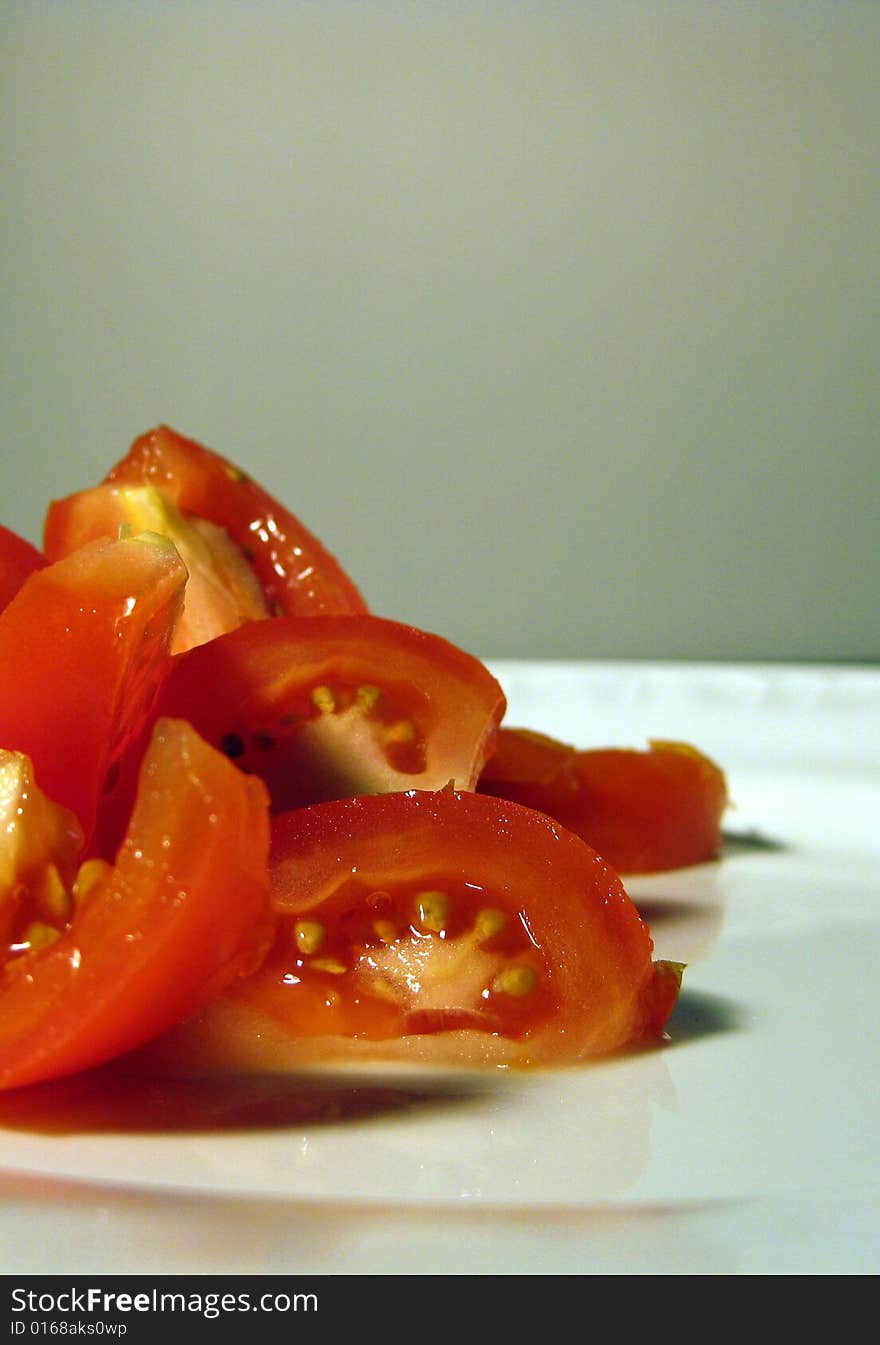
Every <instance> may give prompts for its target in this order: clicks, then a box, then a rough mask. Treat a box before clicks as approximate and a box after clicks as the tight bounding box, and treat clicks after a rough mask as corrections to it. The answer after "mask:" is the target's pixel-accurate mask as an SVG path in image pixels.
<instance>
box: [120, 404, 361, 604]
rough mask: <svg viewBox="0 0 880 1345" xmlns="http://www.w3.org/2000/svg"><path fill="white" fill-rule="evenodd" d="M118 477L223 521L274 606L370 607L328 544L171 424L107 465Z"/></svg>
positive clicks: (240, 473)
mask: <svg viewBox="0 0 880 1345" xmlns="http://www.w3.org/2000/svg"><path fill="white" fill-rule="evenodd" d="M107 480H108V481H109V482H112V483H113V484H114V485H123V484H128V485H138V484H141V485H153V486H155V487H156V488H157V489H158V490H159V491H161V493H162V494H163V495H165V496H166V497H167V498H168V499H170V500H171V501H172V502H173V503H174V504H175V505H176V507H177V508H178V509H179V510H180V511H181V512H182V513H183V514H185V515H190V516H193V517H195V518H199V519H206V520H207V521H208V522H210V523H214V524H216V525H218V526H219V527H221V528H223V529H224V530H225V531H226V533H227V534H228V535H229V537H230V538H231V539H232V540H233V542H235V544H236V546H238V547H239V548H240V550H241V552H242V554H243V555H244V556H245V558H246V559H247V561H248V562H249V564H250V565H251V566H252V568H253V570H254V573H255V574H256V576H257V578H258V580H259V581H260V585H261V587H262V590H263V593H264V595H265V598H266V601H267V603H268V606H269V609H270V611H273V612H279V613H280V612H285V613H289V614H294V615H300V616H316V615H318V614H320V613H333V612H365V611H366V610H367V605H366V603H365V602H364V599H363V597H362V596H361V594H360V593H359V591H358V589H357V588H356V587H355V585H354V583H353V582H352V580H351V579H350V578H349V576H348V575H347V574H346V572H345V570H344V569H343V568H342V566H341V565H340V564H339V562H338V561H337V560H336V559H335V557H334V556H332V555H331V554H330V552H329V551H327V549H326V548H325V547H324V545H323V544H322V543H321V542H320V541H319V540H318V538H317V537H315V536H314V535H313V534H312V533H311V532H309V530H308V529H307V528H306V527H305V526H304V525H303V524H302V523H301V522H300V521H299V519H298V518H296V517H295V516H294V515H293V514H291V513H290V511H289V510H287V509H285V508H284V507H283V506H282V505H281V504H280V503H279V502H278V501H277V500H275V499H273V497H272V496H271V495H270V494H269V492H268V491H266V490H265V489H264V488H263V487H262V486H260V485H258V483H257V482H256V481H254V480H252V479H251V478H250V477H249V476H248V475H247V474H246V473H245V472H243V471H242V470H241V468H239V467H236V466H235V465H234V464H233V463H231V462H229V461H227V459H225V458H223V457H221V456H220V454H219V453H215V452H214V451H213V450H212V449H209V448H206V447H205V446H204V445H203V444H199V443H197V442H196V441H195V440H194V439H187V438H185V437H184V436H183V435H181V434H178V433H177V432H176V431H175V430H173V429H171V428H170V427H169V426H167V425H160V426H158V427H157V428H156V429H153V430H150V431H149V432H148V433H146V434H143V435H141V436H140V437H139V438H138V439H136V440H135V441H134V443H133V444H132V446H131V449H130V450H129V452H128V454H127V455H126V456H125V457H124V458H123V459H122V461H121V462H119V463H117V464H116V466H115V467H113V468H112V469H111V471H110V472H109V473H108V476H107Z"/></svg>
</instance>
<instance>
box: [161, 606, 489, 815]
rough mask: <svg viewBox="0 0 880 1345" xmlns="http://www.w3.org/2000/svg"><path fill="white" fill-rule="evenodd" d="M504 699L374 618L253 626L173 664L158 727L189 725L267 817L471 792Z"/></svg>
mask: <svg viewBox="0 0 880 1345" xmlns="http://www.w3.org/2000/svg"><path fill="white" fill-rule="evenodd" d="M504 706H505V700H504V693H503V692H502V690H501V687H500V686H499V685H498V683H497V682H496V680H495V678H494V677H492V675H491V674H490V673H489V671H488V670H487V669H486V668H485V667H484V666H483V664H482V663H481V662H480V661H479V660H478V659H476V658H474V657H473V656H472V655H471V654H468V653H466V652H465V651H464V650H462V649H459V648H457V647H456V646H455V645H453V644H450V643H449V641H448V640H444V639H441V637H440V636H438V635H431V634H428V633H427V632H425V631H420V630H416V629H415V628H414V627H412V626H405V625H401V624H400V623H398V622H395V621H387V620H385V619H383V618H380V617H374V616H316V617H278V618H277V619H275V620H274V621H269V622H252V623H249V624H248V625H245V626H241V627H240V628H239V629H238V630H236V631H233V632H231V633H230V634H229V635H225V636H223V637H221V638H220V639H217V640H213V641H211V643H210V644H205V645H202V646H200V647H199V648H198V649H192V650H190V651H189V653H187V654H184V655H182V656H181V657H179V658H177V659H175V661H174V667H173V668H172V670H171V672H170V674H169V676H168V678H167V680H166V682H165V683H164V685H163V687H162V690H161V693H160V696H159V700H158V702H157V713H159V714H163V715H172V716H175V717H180V718H184V719H188V720H189V721H190V723H192V724H193V725H194V726H195V727H196V728H197V729H198V731H199V733H200V734H201V735H202V736H203V737H204V738H205V739H206V740H207V741H208V742H210V743H211V744H213V745H214V746H215V747H219V748H220V749H221V750H223V751H225V752H226V753H227V755H228V756H229V757H231V758H232V759H233V760H234V761H235V762H236V764H237V765H238V766H240V767H241V768H242V769H244V770H247V771H250V772H252V773H254V774H256V775H260V776H261V777H262V778H263V779H264V780H265V781H266V783H267V785H268V786H269V790H270V794H271V797H272V807H273V809H274V810H276V811H282V810H285V809H288V808H295V807H301V806H303V805H304V804H308V803H316V802H322V801H325V800H328V799H336V798H343V797H346V796H349V795H352V794H374V793H387V792H394V791H401V790H405V789H409V788H419V789H436V788H440V787H442V786H443V785H445V784H448V783H449V781H453V782H454V783H455V785H456V786H457V787H459V788H461V789H472V788H473V787H474V786H475V784H476V781H477V777H478V775H479V772H480V770H481V768H482V766H483V763H484V762H485V760H486V757H487V755H488V754H489V752H490V750H491V746H492V742H493V740H494V735H495V732H496V728H497V725H498V723H499V722H500V720H501V717H502V715H503V713H504Z"/></svg>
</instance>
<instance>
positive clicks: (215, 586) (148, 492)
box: [45, 484, 269, 654]
mask: <svg viewBox="0 0 880 1345" xmlns="http://www.w3.org/2000/svg"><path fill="white" fill-rule="evenodd" d="M125 530H128V531H129V532H131V531H134V532H136V533H141V532H155V533H158V534H160V535H161V536H164V537H167V538H168V539H169V540H170V541H171V542H173V543H174V545H175V547H176V548H177V550H178V552H179V553H180V558H181V560H182V561H183V563H184V565H185V566H186V570H187V583H186V592H185V593H184V599H183V611H182V612H181V615H180V619H179V621H178V623H177V627H176V629H175V632H174V641H173V644H172V653H175V654H177V653H182V652H183V651H185V650H187V649H191V648H192V647H193V646H195V645H198V644H204V643H205V642H206V641H208V640H213V639H214V638H215V637H216V636H218V635H223V634H225V632H226V631H230V630H235V629H236V628H237V627H238V626H240V625H242V623H243V622H245V621H258V620H261V619H262V618H264V617H267V616H269V608H268V606H267V605H266V600H265V598H264V596H263V591H262V589H261V588H260V584H259V581H258V580H257V577H256V575H255V574H254V572H253V570H252V569H251V567H250V565H249V564H248V562H247V561H246V560H245V558H244V556H243V555H242V553H241V551H240V550H239V548H238V547H237V546H236V545H235V543H234V542H233V541H232V540H231V539H230V538H229V537H228V536H227V534H226V532H225V531H224V529H223V528H218V527H217V526H216V525H215V524H213V523H207V522H206V521H205V520H204V519H193V518H184V516H183V515H182V514H181V513H180V510H178V509H177V508H175V506H174V505H173V504H171V502H170V501H168V500H166V499H165V498H164V497H163V496H162V494H161V492H159V491H158V490H156V488H155V487H154V486H143V485H136V486H125V485H122V486H114V485H108V484H105V485H103V486H95V487H94V488H93V489H92V490H81V491H79V492H78V493H77V494H76V495H70V496H68V497H67V499H65V500H58V501H56V502H55V503H53V504H51V505H50V506H49V510H48V513H47V515H46V524H45V546H46V555H47V556H48V558H49V559H50V560H60V559H61V558H62V557H63V556H68V555H70V553H71V552H72V551H77V550H79V548H80V547H83V546H86V545H88V543H89V542H94V541H98V540H100V539H101V538H115V537H118V536H121V535H122V534H123V532H124V531H125Z"/></svg>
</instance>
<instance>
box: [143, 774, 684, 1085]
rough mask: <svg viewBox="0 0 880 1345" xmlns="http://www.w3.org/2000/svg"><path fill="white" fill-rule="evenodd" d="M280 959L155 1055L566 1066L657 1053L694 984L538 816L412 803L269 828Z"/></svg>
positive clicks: (195, 1064) (293, 818)
mask: <svg viewBox="0 0 880 1345" xmlns="http://www.w3.org/2000/svg"><path fill="white" fill-rule="evenodd" d="M270 868H271V882H272V893H273V904H274V907H275V910H276V912H277V914H278V916H279V928H278V933H277V936H276V942H275V944H274V946H273V949H272V951H271V952H270V953H269V955H268V956H267V958H266V960H265V961H264V962H263V964H262V965H261V967H260V968H259V969H258V970H257V971H256V973H255V974H254V975H252V976H250V977H249V978H247V980H245V981H242V982H240V983H239V984H238V985H237V986H236V987H235V988H234V989H233V990H232V991H230V992H229V993H227V994H226V995H225V996H223V997H222V998H221V999H220V1001H218V1002H217V1003H216V1004H213V1005H210V1006H208V1007H207V1008H206V1010H205V1011H204V1013H203V1014H201V1015H200V1016H199V1017H198V1018H196V1019H195V1020H193V1021H192V1022H190V1023H189V1024H184V1025H182V1027H181V1028H180V1029H179V1030H178V1031H177V1032H175V1033H174V1034H172V1036H171V1038H169V1039H168V1040H167V1041H166V1042H165V1043H164V1044H163V1046H162V1048H160V1057H161V1058H163V1059H164V1060H165V1062H166V1063H169V1062H172V1063H175V1064H176V1065H177V1066H178V1067H183V1068H189V1069H199V1068H205V1069H210V1068H242V1067H249V1068H260V1069H274V1068H288V1067H290V1066H291V1065H294V1064H297V1063H300V1062H303V1061H309V1060H322V1059H335V1058H355V1059H356V1058H379V1059H397V1060H420V1061H425V1060H430V1061H433V1062H434V1063H446V1064H463V1065H485V1064H495V1065H509V1064H517V1065H553V1064H569V1063H572V1062H574V1061H576V1060H580V1059H583V1058H585V1057H588V1056H595V1055H601V1054H605V1053H607V1052H609V1051H614V1050H618V1049H620V1048H622V1047H624V1046H630V1045H634V1044H637V1043H642V1042H648V1041H653V1040H657V1039H658V1037H659V1036H660V1035H661V1034H662V1030H663V1027H664V1024H665V1023H666V1021H667V1019H668V1017H669V1014H670V1013H671V1011H672V1008H673V1006H674V1004H675V1001H676V998H677V994H678V984H679V977H680V968H678V967H676V966H675V965H674V964H669V963H661V962H658V963H655V962H653V961H652V956H651V954H652V942H651V937H650V933H649V931H648V929H647V927H646V925H645V924H644V922H643V921H642V919H641V918H640V916H639V914H638V912H637V911H636V909H635V907H634V906H633V904H632V902H631V901H630V900H629V897H628V896H627V894H626V892H625V890H624V888H623V886H622V884H621V882H620V880H619V878H618V877H617V875H616V874H615V873H614V872H613V871H612V870H611V869H610V868H609V867H608V865H607V864H605V863H604V861H603V860H601V859H600V858H599V856H598V855H596V854H595V852H594V851H592V850H591V849H590V848H589V847H587V846H586V845H585V844H584V843H583V842H582V841H581V840H580V839H579V838H578V837H576V836H574V835H572V834H570V833H568V832H565V831H563V830H562V829H561V828H558V827H556V826H554V825H553V824H552V823H551V822H550V820H549V819H547V818H546V817H544V816H542V815H541V814H538V813H535V812H533V811H531V810H527V809H524V808H520V807H517V806H516V805H511V804H504V803H501V802H499V801H496V800H494V799H490V798H486V797H483V796H480V795H476V794H468V793H459V792H456V791H454V790H441V791H437V792H434V793H426V792H421V791H408V792H406V793H404V794H389V795H377V796H372V797H360V798H355V799H348V800H343V801H340V802H336V803H325V804H320V805H316V806H313V807H309V808H303V809H299V810H296V811H293V812H289V813H285V814H281V815H279V816H277V817H276V818H275V819H274V820H273V824H272V857H271V864H270Z"/></svg>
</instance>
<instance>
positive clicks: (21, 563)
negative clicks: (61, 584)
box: [0, 523, 46, 612]
mask: <svg viewBox="0 0 880 1345" xmlns="http://www.w3.org/2000/svg"><path fill="white" fill-rule="evenodd" d="M45 564H46V557H45V556H44V555H43V554H42V552H41V551H38V550H37V548H36V547H35V546H32V545H31V543H30V542H28V541H26V540H25V538H24V537H19V536H18V533H15V532H12V530H11V529H10V528H5V527H4V526H3V524H2V523H0V612H2V611H3V609H4V607H7V606H8V605H9V603H10V602H11V601H12V599H13V598H14V597H15V595H16V593H17V592H18V590H19V589H20V588H21V586H22V584H23V583H24V581H25V580H26V579H28V578H29V577H30V576H31V575H32V574H34V573H35V572H36V571H37V570H41V569H42V568H43V566H44V565H45Z"/></svg>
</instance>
